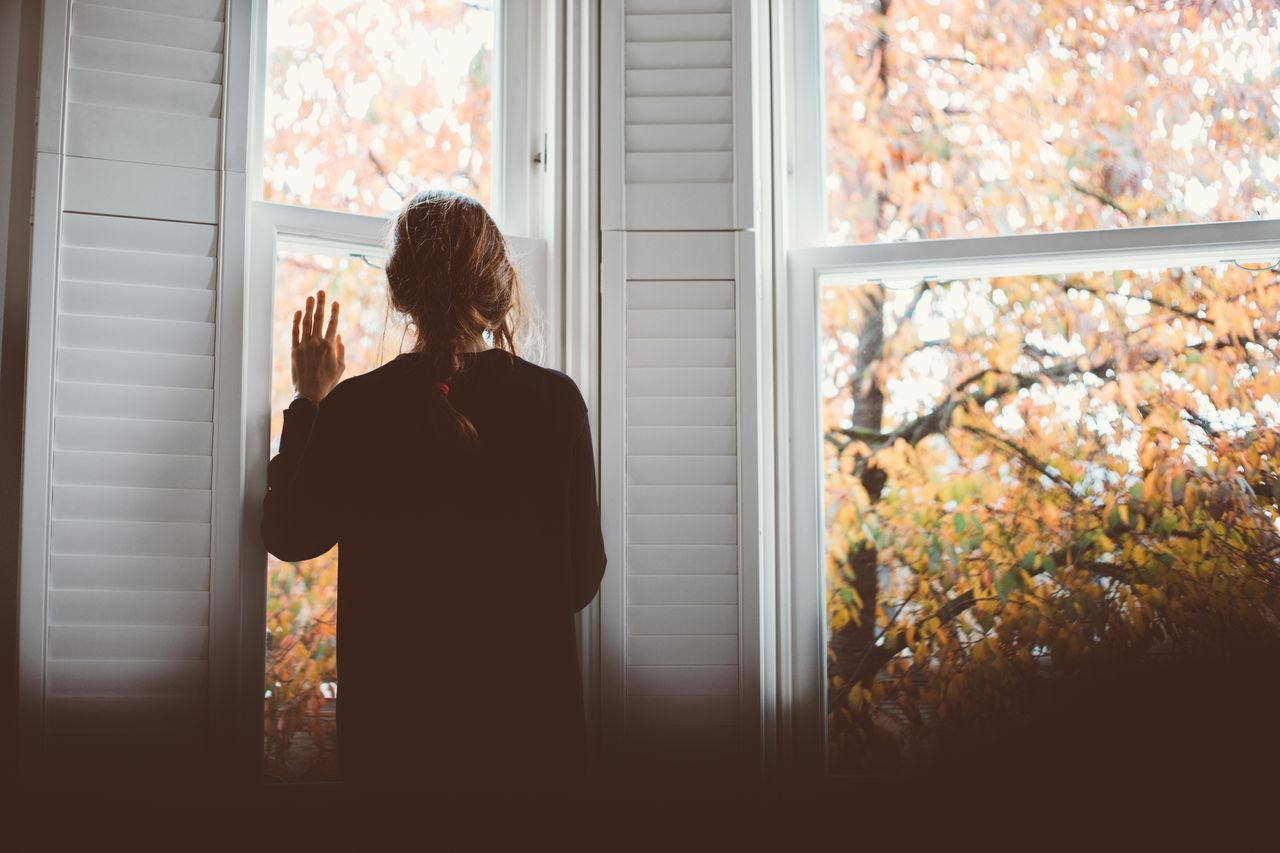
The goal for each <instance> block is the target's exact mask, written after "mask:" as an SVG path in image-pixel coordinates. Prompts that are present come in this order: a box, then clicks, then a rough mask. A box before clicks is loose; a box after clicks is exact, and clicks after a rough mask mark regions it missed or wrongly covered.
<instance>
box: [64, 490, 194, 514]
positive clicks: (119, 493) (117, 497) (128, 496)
mask: <svg viewBox="0 0 1280 853" xmlns="http://www.w3.org/2000/svg"><path fill="white" fill-rule="evenodd" d="M212 499H213V495H212V493H211V492H208V491H205V490H204V489H138V488H129V487H121V486H54V487H53V503H52V506H53V516H54V518H64V519H65V518H87V519H119V520H122V521H185V522H205V523H207V522H208V521H209V518H210V513H211V509H212V505H213V500H212Z"/></svg>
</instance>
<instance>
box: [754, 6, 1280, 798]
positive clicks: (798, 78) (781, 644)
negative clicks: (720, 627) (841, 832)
mask: <svg viewBox="0 0 1280 853" xmlns="http://www.w3.org/2000/svg"><path fill="white" fill-rule="evenodd" d="M778 7H780V8H778ZM775 10H776V12H777V14H776V15H775V23H776V24H777V26H775V28H774V34H773V40H774V42H773V47H774V50H773V56H774V57H777V59H775V67H774V69H773V72H774V74H776V75H778V77H779V78H780V79H779V85H778V86H777V88H776V89H775V92H776V93H777V97H778V99H779V101H780V103H778V104H777V106H778V109H776V110H775V112H774V122H775V124H774V128H773V131H774V139H775V140H777V144H778V146H779V149H780V150H779V152H778V154H777V158H776V160H775V164H776V168H775V173H776V178H775V184H776V185H775V190H774V191H775V193H776V195H777V197H778V198H779V200H780V203H779V206H778V209H779V212H780V215H781V220H782V221H781V222H779V223H778V228H777V232H778V234H779V237H778V241H777V243H776V245H777V247H778V254H779V256H780V260H781V258H785V261H781V262H780V263H779V264H778V265H777V267H776V269H775V281H776V284H777V288H778V290H777V293H776V300H775V305H776V326H775V333H776V336H777V339H778V340H779V341H780V342H781V345H780V346H779V347H778V352H777V374H776V376H777V382H776V388H775V391H776V395H777V396H776V400H775V430H776V435H777V436H778V443H777V447H778V453H777V460H776V461H777V466H778V483H779V488H780V489H783V490H785V491H784V493H785V494H787V495H788V496H789V498H790V500H789V501H780V502H779V510H778V513H777V515H776V517H775V519H774V522H775V524H776V525H777V542H778V550H777V555H776V557H777V565H778V566H779V569H778V577H777V578H776V584H777V586H776V597H777V606H776V608H773V609H771V610H766V619H768V618H770V614H772V618H773V619H776V623H775V624H773V625H771V626H770V628H771V629H772V631H773V632H775V634H776V637H777V655H778V657H777V673H776V683H777V691H778V695H777V696H776V697H775V698H776V702H777V704H776V707H777V709H778V714H779V720H778V740H779V744H780V756H779V757H780V764H781V767H780V770H781V773H782V775H783V778H784V779H787V780H789V781H792V782H818V781H821V780H822V779H823V778H825V777H826V776H827V775H828V773H829V767H828V760H827V747H826V742H827V737H826V723H827V721H826V716H827V715H826V682H827V679H826V653H825V649H826V642H827V630H826V606H825V600H824V592H825V590H824V578H823V573H822V569H821V567H822V565H823V542H824V536H825V533H824V530H823V525H822V517H823V505H822V478H821V453H822V448H821V436H820V429H821V394H820V390H819V388H820V385H819V382H820V379H821V365H820V364H819V351H818V345H819V342H820V338H819V328H820V327H819V296H820V289H821V287H822V281H823V279H824V277H828V276H831V275H839V276H841V278H843V279H845V280H846V281H848V280H850V279H853V280H857V281H863V282H877V281H894V280H903V279H913V280H916V281H923V280H926V279H928V278H931V277H937V276H940V275H945V276H947V277H956V276H972V277H990V276H1000V275H1025V274H1036V273H1046V274H1052V273H1067V272H1093V271H1098V272H1102V271H1110V270H1118V269H1150V268H1154V267H1172V266H1184V265H1195V264H1217V263H1222V262H1231V261H1235V262H1238V263H1248V262H1255V261H1259V260H1261V261H1265V262H1266V263H1272V262H1274V261H1275V259H1276V258H1277V257H1280V219H1264V220H1258V219H1254V220H1242V221H1236V222H1214V223H1206V224H1193V225H1168V226H1154V227H1140V228H1116V229H1105V230H1090V231H1073V232H1060V233H1051V234H1025V235H1017V236H1007V237H979V238H963V239H941V240H920V241H912V242H896V243H867V244H859V245H844V246H826V245H824V243H825V242H826V227H825V219H826V198H825V193H824V190H823V172H824V171H825V158H824V156H823V151H822V140H823V138H824V136H825V133H824V124H823V116H822V105H823V96H822V79H823V78H822V68H821V59H822V52H821V23H820V17H819V11H820V10H819V0H790V2H783V3H779V4H777V6H776V7H775Z"/></svg>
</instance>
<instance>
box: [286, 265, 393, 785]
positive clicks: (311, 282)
mask: <svg viewBox="0 0 1280 853" xmlns="http://www.w3.org/2000/svg"><path fill="white" fill-rule="evenodd" d="M319 290H323V291H325V295H326V299H327V300H328V301H329V302H330V303H332V301H333V300H335V299H336V300H338V302H339V303H341V320H340V322H341V327H342V343H343V345H344V346H345V347H346V365H347V367H346V371H345V372H344V374H343V376H344V378H345V377H349V376H357V375H359V374H361V373H365V372H367V371H369V370H372V369H373V368H375V367H377V366H379V365H380V364H382V363H383V362H384V361H386V360H388V359H390V358H394V357H395V355H396V353H397V352H399V350H400V345H401V341H402V333H403V331H404V325H403V321H402V320H401V319H399V318H398V317H397V316H396V315H395V314H392V315H391V316H390V317H388V315H387V302H386V279H385V278H384V276H383V274H382V271H381V270H380V269H375V268H373V267H370V266H369V265H367V264H366V263H365V262H364V261H362V260H359V259H355V258H348V257H334V256H330V255H317V254H310V253H304V252H290V251H284V252H281V253H280V254H279V256H278V258H277V266H276V291H275V323H274V325H273V327H272V328H273V329H274V330H275V332H274V334H275V340H273V341H272V374H271V453H272V455H275V453H276V452H277V451H278V450H279V449H280V429H281V427H282V426H283V424H284V414H283V412H284V410H285V408H286V407H287V406H288V405H289V402H290V401H291V400H292V399H293V382H292V378H291V375H290V346H291V342H290V336H291V334H292V327H293V312H294V311H295V310H296V309H298V308H302V307H304V305H305V303H306V299H307V296H308V295H313V294H315V293H316V292H317V291H319ZM384 328H385V331H384ZM338 551H339V549H338V548H334V549H333V550H332V551H330V552H329V553H327V554H324V555H322V556H320V557H317V558H316V559H314V560H305V561H303V562H300V563H288V562H284V561H282V560H277V559H276V558H275V557H273V556H270V555H268V558H267V666H266V717H265V735H266V741H265V744H264V746H265V750H266V767H267V773H268V774H269V775H271V776H274V777H277V778H281V779H288V780H322V779H334V778H336V777H337V763H336V759H337V756H336V753H335V751H334V750H335V745H336V744H335V740H334V736H335V733H336V726H337V721H336V719H335V716H334V710H335V703H334V701H333V699H334V697H335V696H336V695H337V682H338V668H337V636H336V627H337V626H336V623H335V619H334V615H335V611H336V608H337V602H338V596H337V591H338Z"/></svg>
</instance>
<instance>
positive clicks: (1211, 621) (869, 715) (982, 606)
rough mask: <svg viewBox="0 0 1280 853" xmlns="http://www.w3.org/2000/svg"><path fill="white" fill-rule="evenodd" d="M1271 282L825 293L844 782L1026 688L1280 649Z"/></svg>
mask: <svg viewBox="0 0 1280 853" xmlns="http://www.w3.org/2000/svg"><path fill="white" fill-rule="evenodd" d="M1277 284H1280V277H1278V276H1277V274H1276V273H1274V272H1261V273H1249V272H1245V271H1244V270H1242V269H1239V268H1237V267H1236V266H1233V265H1231V264H1223V265H1220V266H1212V267H1195V268H1187V267H1172V268H1168V269H1157V270H1140V271H1139V270H1126V271H1119V272H1107V273H1090V274H1073V275H1041V276H1006V277H1000V278H990V279H987V278H972V279H957V280H943V281H937V282H931V283H924V284H921V283H919V282H903V283H892V282H890V283H887V284H879V283H876V284H868V283H866V282H865V280H863V281H855V282H852V283H851V282H850V281H849V280H848V279H847V278H846V279H845V280H844V281H841V280H840V279H838V278H827V279H824V283H823V287H822V288H821V290H820V293H821V297H820V311H821V335H820V338H819V345H820V347H821V350H820V363H821V374H820V376H821V388H820V395H821V405H822V429H823V433H824V434H823V447H824V452H823V462H822V472H823V473H822V477H823V488H824V510H825V515H824V527H825V530H826V544H825V560H826V564H825V569H824V572H825V578H826V582H825V590H826V592H825V601H826V611H825V613H826V628H827V634H826V636H827V638H828V647H827V657H826V660H827V669H826V673H827V681H826V691H827V698H828V704H827V712H828V717H827V719H828V726H827V734H828V747H829V757H830V759H831V764H830V766H831V767H832V769H833V770H836V771H841V772H877V773H878V772H886V771H893V770H895V769H899V768H901V767H903V765H905V764H908V763H909V762H910V761H912V760H915V759H916V758H919V757H921V756H922V755H924V754H926V752H927V749H928V748H932V747H938V748H941V747H939V744H944V745H945V744H946V743H950V744H951V745H952V746H954V745H955V744H956V743H961V744H963V743H977V742H978V741H979V740H980V739H974V738H972V737H970V738H968V739H963V738H961V739H960V740H953V741H945V740H936V738H940V737H941V735H942V733H943V732H944V731H950V732H952V733H955V732H964V731H965V730H964V729H963V728H962V726H963V725H964V722H965V721H966V720H974V719H980V718H984V716H983V715H986V716H985V719H997V720H999V719H1006V720H1007V719H1020V718H1018V717H1017V716H1016V715H1017V713H1018V707H1019V706H1017V705H1016V702H1017V701H1018V697H1022V696H1026V695H1027V694H1026V693H1025V692H1021V691H1023V688H1025V687H1027V685H1029V684H1032V683H1033V681H1034V680H1036V679H1040V680H1039V681H1034V683H1038V684H1044V683H1046V681H1045V679H1047V678H1049V677H1056V676H1061V675H1064V674H1067V675H1070V674H1071V673H1074V672H1079V671H1085V670H1087V668H1088V667H1089V666H1092V665H1094V664H1099V665H1101V664H1105V663H1107V662H1111V663H1116V662H1125V661H1131V660H1136V659H1138V658H1139V657H1140V656H1148V657H1143V658H1141V659H1142V660H1150V659H1151V658H1150V657H1149V656H1153V655H1159V654H1162V653H1165V652H1168V651H1169V650H1170V649H1171V648H1174V645H1173V644H1174V643H1179V644H1182V645H1181V646H1180V648H1187V647H1190V646H1194V645H1195V644H1197V643H1202V644H1210V645H1208V648H1218V647H1217V646H1213V645H1211V644H1213V643H1218V642H1223V643H1225V642H1227V641H1228V640H1240V639H1242V638H1252V639H1249V640H1248V642H1249V643H1250V644H1252V643H1253V642H1254V641H1255V640H1256V639H1258V638H1262V639H1266V638H1271V639H1274V638H1275V637H1276V636H1277V628H1276V626H1277V625H1278V624H1280V621H1277V618H1276V617H1277V615H1280V614H1278V613H1277V610H1278V609H1280V605H1278V604H1277V597H1276V595H1275V587H1274V572H1275V565H1276V564H1275V555H1276V554H1277V553H1280V530H1278V528H1277V524H1278V522H1280V513H1278V512H1277V508H1278V507H1280V485H1277V483H1278V482H1280V481H1278V480H1277V474H1280V467H1278V463H1277V461H1276V460H1277V454H1278V453H1280V358H1278V357H1277V352H1278V351H1280V288H1278V287H1277ZM1001 714H1005V715H1008V716H1005V717H1001V716H1000V715H1001ZM944 722H945V723H946V724H947V726H949V727H951V728H950V729H947V730H944V729H942V728H941V726H942V724H943V723H944ZM1056 724H1058V725H1061V724H1062V723H1061V721H1058V722H1057V723H1056ZM1091 724H1094V723H1090V722H1089V721H1088V720H1084V721H1082V722H1081V723H1080V725H1091ZM1068 725H1069V724H1068ZM1083 734H1084V732H1083V731H1081V732H1075V733H1072V732H1069V731H1065V730H1064V731H1059V730H1057V729H1055V730H1054V737H1059V736H1062V737H1073V736H1080V735H1083ZM956 737H961V736H959V735H956Z"/></svg>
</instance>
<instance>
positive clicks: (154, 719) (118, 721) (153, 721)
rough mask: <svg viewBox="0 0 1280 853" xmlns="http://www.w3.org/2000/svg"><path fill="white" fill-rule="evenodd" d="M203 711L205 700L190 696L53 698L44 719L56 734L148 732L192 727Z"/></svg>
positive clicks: (46, 709) (46, 706)
mask: <svg viewBox="0 0 1280 853" xmlns="http://www.w3.org/2000/svg"><path fill="white" fill-rule="evenodd" d="M171 630H172V629H171ZM67 636H74V635H67ZM204 712H205V708H204V703H203V702H202V701H201V700H200V699H199V698H198V697H195V698H193V697H189V696H77V697H75V698H74V699H67V698H53V697H50V699H49V700H48V702H47V703H46V704H45V721H46V723H47V724H48V726H49V731H50V732H52V733H54V734H64V733H68V732H86V733H97V732H118V731H121V730H131V729H136V730H141V731H146V730H147V729H150V728H153V727H173V726H179V727H183V726H191V725H193V724H195V723H197V722H199V720H200V718H201V717H202V716H203V715H204Z"/></svg>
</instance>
